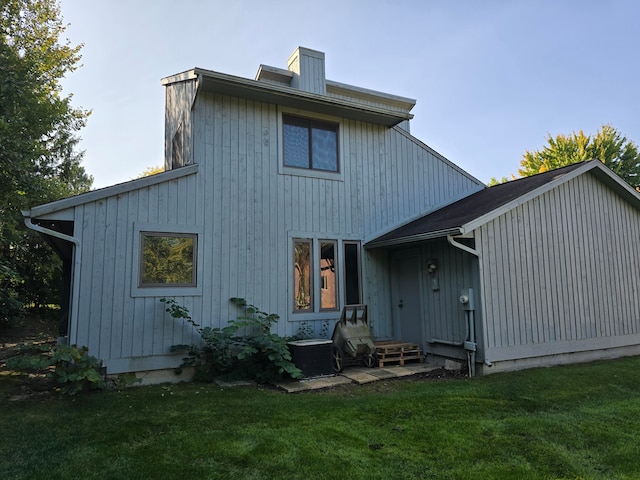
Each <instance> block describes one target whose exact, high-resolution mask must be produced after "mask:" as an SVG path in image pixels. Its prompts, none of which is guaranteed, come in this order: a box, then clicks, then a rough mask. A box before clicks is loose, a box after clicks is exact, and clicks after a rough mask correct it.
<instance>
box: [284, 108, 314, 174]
mask: <svg viewBox="0 0 640 480" xmlns="http://www.w3.org/2000/svg"><path fill="white" fill-rule="evenodd" d="M284 164H285V166H287V167H300V168H309V128H308V127H306V126H302V125H300V124H299V122H296V124H294V123H291V120H290V119H285V123H284Z"/></svg>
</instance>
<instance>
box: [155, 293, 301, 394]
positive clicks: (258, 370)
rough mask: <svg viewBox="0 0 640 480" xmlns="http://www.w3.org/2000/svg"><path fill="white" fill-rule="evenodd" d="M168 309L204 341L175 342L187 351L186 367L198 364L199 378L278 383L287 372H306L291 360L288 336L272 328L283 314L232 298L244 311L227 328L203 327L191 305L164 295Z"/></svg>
mask: <svg viewBox="0 0 640 480" xmlns="http://www.w3.org/2000/svg"><path fill="white" fill-rule="evenodd" d="M160 301H161V302H163V303H165V305H167V309H166V311H167V312H168V313H169V314H170V315H171V316H172V317H173V318H180V319H183V320H185V321H186V322H188V323H190V324H191V325H193V326H194V327H195V328H196V329H197V331H198V333H199V334H200V338H201V340H202V343H201V344H200V345H174V346H173V347H172V351H174V352H176V351H183V352H186V353H187V355H188V356H187V357H186V358H185V359H184V361H183V364H182V367H184V366H195V367H196V379H198V380H203V381H211V380H213V379H215V378H218V377H223V378H227V379H251V380H255V381H257V382H259V383H274V382H275V381H277V380H279V379H282V378H283V377H284V376H287V375H288V376H290V377H292V378H300V377H301V376H302V372H301V371H300V370H299V369H298V368H297V367H296V366H295V365H294V364H293V362H292V361H291V353H290V352H289V348H288V346H287V339H286V338H283V337H280V336H279V335H277V334H275V333H272V332H271V326H272V324H273V323H274V322H277V320H278V318H279V316H278V315H276V314H275V313H266V312H263V311H262V310H260V309H259V308H258V307H256V306H254V305H250V304H248V303H247V302H246V300H244V299H243V298H235V297H234V298H231V299H230V301H231V302H233V303H234V304H236V305H237V306H238V307H239V308H241V309H242V310H243V311H242V314H241V315H239V316H238V317H237V318H236V319H235V320H230V321H229V323H228V325H227V326H226V327H223V328H210V327H205V328H201V327H200V325H198V324H197V323H195V322H194V321H193V319H192V318H191V316H190V315H189V311H188V309H186V308H185V307H183V306H180V305H179V304H178V303H177V302H176V301H175V300H172V299H166V298H162V299H160Z"/></svg>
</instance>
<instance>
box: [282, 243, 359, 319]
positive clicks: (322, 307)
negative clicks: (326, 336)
mask: <svg viewBox="0 0 640 480" xmlns="http://www.w3.org/2000/svg"><path fill="white" fill-rule="evenodd" d="M340 249H342V251H341V250H340ZM292 273H293V311H294V313H314V312H321V311H338V310H339V309H340V305H341V304H344V305H350V304H359V303H361V287H360V243H359V242H354V241H340V240H325V239H310V238H294V239H293V272H292ZM340 275H342V277H340Z"/></svg>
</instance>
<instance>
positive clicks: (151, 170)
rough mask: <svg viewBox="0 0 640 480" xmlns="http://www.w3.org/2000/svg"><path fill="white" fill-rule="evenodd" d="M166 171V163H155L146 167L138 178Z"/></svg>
mask: <svg viewBox="0 0 640 480" xmlns="http://www.w3.org/2000/svg"><path fill="white" fill-rule="evenodd" d="M162 172H164V165H154V166H153V167H147V168H145V169H144V170H143V171H142V172H141V173H140V174H138V176H137V177H136V179H138V178H144V177H150V176H151V175H157V174H158V173H162Z"/></svg>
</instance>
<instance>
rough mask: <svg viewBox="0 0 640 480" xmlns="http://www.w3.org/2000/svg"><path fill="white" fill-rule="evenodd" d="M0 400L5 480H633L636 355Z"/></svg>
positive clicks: (639, 436)
mask: <svg viewBox="0 0 640 480" xmlns="http://www.w3.org/2000/svg"><path fill="white" fill-rule="evenodd" d="M5 382H6V380H5ZM0 395H2V397H0V398H1V400H0V401H2V409H1V410H0V432H2V434H1V435H0V479H3V480H8V479H39V478H42V479H88V478H105V479H145V480H147V479H163V478H178V479H200V478H211V479H225V480H227V479H280V478H281V479H322V478H327V479H333V478H336V479H337V478H340V479H342V478H344V479H348V480H354V479H367V480H370V479H403V478H404V479H414V478H416V479H428V478H436V479H466V478H468V479H491V478H497V479H509V478H513V479H551V478H582V479H591V478H593V479H624V478H627V479H631V478H640V455H639V453H640V358H637V357H636V358H627V359H621V360H615V361H609V362H600V363H594V364H588V365H580V366H570V367H560V368H551V369H536V370H527V371H522V372H516V373H509V374H496V375H492V376H487V377H483V378H475V379H469V380H447V381H411V380H409V381H407V380H390V381H386V382H377V383H375V384H371V385H365V386H357V385H350V386H347V387H340V388H336V389H334V390H330V391H317V392H305V393H299V394H286V393H282V392H280V391H276V390H273V389H270V388H258V387H236V388H220V387H218V386H216V385H211V384H207V385H203V384H181V385H171V386H152V387H134V388H129V389H126V390H123V391H119V392H118V391H111V392H107V393H96V394H89V395H83V396H80V397H77V398H58V397H48V398H39V399H38V398H32V399H27V400H21V401H8V400H7V396H6V390H4V391H3V390H2V386H1V385H0Z"/></svg>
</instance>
